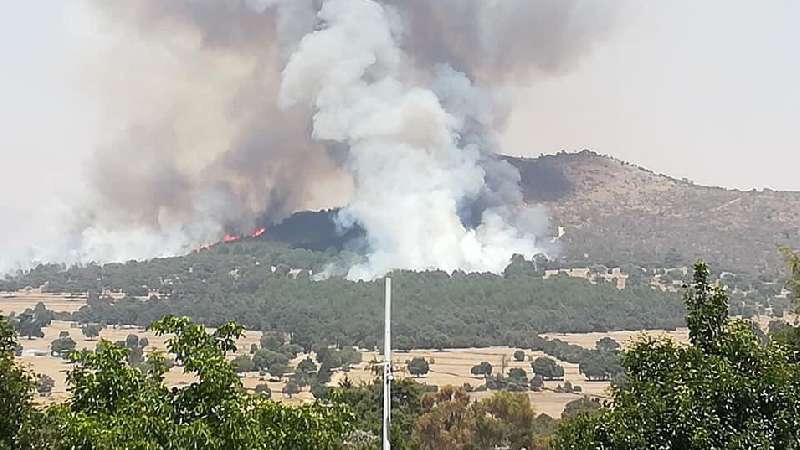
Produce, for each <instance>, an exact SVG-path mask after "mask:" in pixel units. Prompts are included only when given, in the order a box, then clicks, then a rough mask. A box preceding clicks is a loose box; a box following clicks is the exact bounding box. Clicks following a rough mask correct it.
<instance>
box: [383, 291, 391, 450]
mask: <svg viewBox="0 0 800 450" xmlns="http://www.w3.org/2000/svg"><path fill="white" fill-rule="evenodd" d="M385 295H386V297H385V299H386V303H385V305H384V313H385V319H384V332H383V450H391V444H390V443H389V430H390V424H391V421H392V385H391V384H392V325H391V324H392V279H391V278H389V277H386V294H385Z"/></svg>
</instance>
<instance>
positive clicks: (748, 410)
mask: <svg viewBox="0 0 800 450" xmlns="http://www.w3.org/2000/svg"><path fill="white" fill-rule="evenodd" d="M726 303H727V295H726V293H725V291H724V290H723V289H722V288H721V287H719V286H717V285H712V284H710V283H709V282H708V268H707V267H706V265H705V264H703V263H698V264H697V265H696V266H695V273H694V279H693V283H692V285H691V287H690V289H689V290H688V293H687V296H686V304H687V310H688V316H689V320H688V322H689V324H690V336H691V340H692V344H691V345H690V346H681V345H678V344H676V343H674V342H673V341H671V340H669V339H656V338H644V339H641V340H640V341H638V342H636V343H634V344H633V345H632V346H631V348H630V349H629V350H628V351H626V352H625V353H623V356H622V362H623V365H624V367H625V374H626V379H627V380H626V383H625V384H624V386H622V387H619V388H616V389H615V391H614V407H613V409H601V410H599V412H597V413H596V414H593V415H579V416H578V417H576V418H575V419H572V420H570V421H568V422H567V423H566V424H565V425H564V426H563V427H562V428H561V429H560V430H559V431H558V436H557V439H556V448H560V449H598V448H608V449H666V448H671V449H678V448H680V449H688V450H692V449H710V448H720V449H722V448H737V449H738V448H741V449H748V448H776V449H777V448H781V449H791V448H797V446H798V442H800V415H799V414H798V413H797V411H800V365H798V364H797V363H796V357H795V355H794V353H793V351H791V350H790V349H788V348H787V347H786V346H784V345H782V344H780V343H776V342H772V343H770V344H769V345H766V346H765V345H762V343H760V342H759V340H758V338H757V337H756V336H755V334H754V333H753V328H752V326H751V325H750V324H748V323H744V322H741V321H737V320H731V319H727V318H724V317H723V312H724V311H727V305H726Z"/></svg>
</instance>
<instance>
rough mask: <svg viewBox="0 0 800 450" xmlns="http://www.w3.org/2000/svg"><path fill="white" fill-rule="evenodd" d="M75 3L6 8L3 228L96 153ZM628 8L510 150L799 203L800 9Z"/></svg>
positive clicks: (0, 75) (523, 103) (556, 86)
mask: <svg viewBox="0 0 800 450" xmlns="http://www.w3.org/2000/svg"><path fill="white" fill-rule="evenodd" d="M77 4H78V3H77V2H65V1H61V0H39V1H24V0H0V54H2V61H3V63H2V70H0V123H2V133H0V167H2V168H3V171H2V174H0V212H2V215H3V216H6V214H9V215H11V214H14V216H15V217H16V218H17V220H20V221H24V220H28V219H29V220H35V217H36V216H40V215H42V214H47V209H48V207H49V205H55V204H61V203H62V202H61V201H60V200H61V199H62V198H63V197H66V196H70V195H75V194H76V193H79V192H80V186H81V180H82V179H83V178H84V176H85V172H84V167H85V159H86V156H87V154H89V153H90V152H91V151H92V149H93V148H94V147H95V146H96V145H97V144H98V142H97V140H98V136H99V135H100V134H101V133H100V132H99V131H100V130H98V129H97V128H99V127H97V126H96V124H97V117H98V114H100V113H99V112H98V111H99V106H97V101H96V99H92V98H91V96H89V95H87V94H86V91H85V90H86V87H87V86H86V85H85V84H86V79H85V78H84V75H85V74H82V73H81V71H80V70H79V67H78V64H77V61H78V60H80V58H81V55H82V54H83V52H84V50H85V47H86V46H88V45H90V44H91V42H92V40H93V39H94V38H93V36H95V35H96V32H95V30H94V29H93V24H92V23H91V22H90V21H87V19H86V18H85V17H84V16H83V15H82V14H80V8H78V7H77V6H76V5H77ZM636 4H637V5H638V6H637V8H636V9H635V10H632V9H630V10H627V11H625V12H624V14H623V17H621V18H620V24H619V26H618V27H617V28H616V30H615V31H614V33H613V34H612V35H611V36H610V37H609V38H608V40H606V41H603V42H600V43H598V44H597V45H596V48H595V49H594V51H593V53H592V54H591V55H590V56H589V57H587V58H585V59H583V60H582V61H581V64H580V65H579V67H577V68H575V69H574V70H573V71H571V72H569V73H566V74H563V75H559V76H554V77H547V78H544V79H537V80H536V82H535V83H532V84H530V85H524V84H525V83H521V84H522V86H520V87H519V88H518V92H517V93H516V95H515V98H516V100H515V102H514V105H513V106H514V113H513V117H512V120H511V123H510V125H509V128H508V129H507V130H506V131H505V134H504V139H503V143H504V147H505V150H504V151H505V152H506V153H509V154H516V155H529V156H535V155H538V154H540V153H553V152H555V151H558V150H561V149H567V150H580V149H583V148H590V149H593V150H595V151H597V152H600V153H604V154H610V155H613V156H616V157H618V158H621V159H624V160H628V161H632V162H634V163H638V164H641V165H643V166H646V167H648V168H650V169H653V170H655V171H657V172H663V173H666V174H669V175H673V176H676V177H689V178H691V179H693V180H694V181H696V182H699V183H703V184H713V185H722V186H726V187H737V188H744V189H750V188H753V187H758V188H761V187H771V188H775V189H790V190H800V177H798V176H797V169H798V167H800V131H798V130H800V127H798V118H800V85H799V84H798V83H800V48H799V47H800V26H798V24H800V2H797V1H793V0H770V1H766V2H752V1H730V0H727V1H722V0H718V1H694V0H681V1H661V2H639V3H636ZM31 205H39V207H38V208H32V207H31ZM23 219H24V220H23ZM23 228H24V227H23Z"/></svg>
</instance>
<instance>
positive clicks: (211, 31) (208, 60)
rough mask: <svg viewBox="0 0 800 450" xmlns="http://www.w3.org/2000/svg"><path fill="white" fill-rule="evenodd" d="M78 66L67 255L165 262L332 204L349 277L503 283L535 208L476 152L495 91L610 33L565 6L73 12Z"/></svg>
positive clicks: (450, 1) (372, 1)
mask: <svg viewBox="0 0 800 450" xmlns="http://www.w3.org/2000/svg"><path fill="white" fill-rule="evenodd" d="M90 5H91V8H92V10H93V11H95V12H96V13H97V20H98V22H100V23H101V24H102V25H101V26H100V29H101V30H102V32H103V33H104V34H105V37H106V45H105V47H104V50H103V51H102V52H99V53H97V54H95V55H94V56H95V58H94V59H93V60H91V61H89V62H88V63H87V66H86V72H87V74H90V77H91V78H89V79H90V81H91V83H92V85H93V86H95V87H94V89H96V94H97V95H98V97H99V98H102V99H104V102H105V103H104V108H105V111H106V116H107V117H109V124H108V129H107V130H106V131H107V132H106V134H107V137H108V138H107V139H106V141H107V144H106V145H104V146H102V147H101V148H99V149H98V150H97V151H96V154H95V155H94V157H93V159H92V162H91V164H90V167H89V171H88V172H89V177H88V180H89V183H90V186H91V193H92V194H91V196H90V197H89V198H88V199H86V201H85V203H84V204H83V205H81V206H80V208H77V211H78V213H79V214H78V216H79V217H80V220H76V221H75V222H74V227H73V229H74V232H73V233H71V234H70V236H71V237H70V241H69V245H67V247H68V249H69V250H68V251H67V252H66V253H67V254H68V255H69V257H64V258H62V259H70V260H118V259H127V258H130V257H151V256H161V255H165V254H175V253H180V252H184V251H187V250H190V249H191V248H194V247H196V246H197V245H200V244H203V243H207V242H212V241H215V240H218V239H219V238H220V237H221V236H222V235H223V234H224V233H226V232H235V233H245V232H248V231H249V230H251V229H253V227H255V226H257V225H261V224H262V223H269V222H274V221H277V220H280V219H281V218H283V217H285V216H286V215H288V214H290V213H291V212H293V211H297V210H300V209H306V208H314V207H328V206H338V205H339V204H341V203H346V205H347V206H346V207H345V208H344V209H343V211H342V212H341V214H340V215H339V217H338V221H339V222H340V225H341V226H342V227H347V226H350V225H352V224H356V223H357V224H358V225H360V226H361V227H363V228H364V230H365V231H366V235H367V254H366V255H365V256H366V259H365V262H364V263H363V264H359V265H357V266H355V267H352V268H351V269H350V271H349V277H351V278H372V277H376V276H380V275H381V274H383V273H386V272H387V271H389V270H392V269H397V268H402V269H428V268H441V269H445V270H456V269H464V270H470V271H493V272H498V271H501V270H502V269H503V268H504V267H505V265H506V264H507V262H508V261H509V259H510V256H511V255H512V254H513V253H520V254H523V255H527V256H533V255H534V254H535V253H538V252H540V251H541V244H540V243H539V242H538V241H537V236H541V235H542V233H543V230H544V228H545V227H546V223H547V218H546V214H545V213H544V212H543V211H542V210H539V209H537V208H535V207H528V206H526V205H524V204H523V201H522V195H521V191H520V187H519V173H518V172H517V171H516V169H514V168H513V167H512V166H511V165H509V164H508V163H505V162H503V161H502V160H500V159H497V158H495V157H493V155H494V154H495V153H496V152H498V151H499V150H500V149H498V148H497V147H498V146H497V143H496V141H497V139H496V134H497V133H498V131H500V130H502V128H503V126H504V123H505V122H506V119H507V117H508V114H509V112H510V102H509V101H508V98H507V96H506V95H505V94H504V91H503V87H504V86H505V85H506V83H508V82H510V81H514V82H518V81H520V80H525V81H526V82H531V81H535V80H536V79H537V78H538V77H542V76H551V75H555V74H558V73H561V72H565V71H568V70H569V68H570V67H572V66H573V65H574V64H576V63H577V61H579V60H580V57H581V56H582V55H584V54H586V53H587V52H589V51H590V50H591V48H592V46H593V45H594V44H595V43H596V42H597V41H598V40H600V39H602V38H603V36H604V35H605V34H606V33H608V32H609V31H610V30H611V28H612V26H613V22H614V18H615V14H614V11H611V10H610V9H611V7H610V6H609V5H607V4H604V5H600V4H597V3H594V2H589V1H581V0H541V1H530V0H436V1H430V0H176V1H170V2H164V1H160V0H140V1H136V2H107V1H100V0H94V1H90Z"/></svg>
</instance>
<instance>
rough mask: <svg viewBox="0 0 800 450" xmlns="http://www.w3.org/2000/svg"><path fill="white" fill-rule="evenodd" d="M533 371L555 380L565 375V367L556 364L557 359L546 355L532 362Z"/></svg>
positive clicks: (547, 378) (546, 378)
mask: <svg viewBox="0 0 800 450" xmlns="http://www.w3.org/2000/svg"><path fill="white" fill-rule="evenodd" d="M531 368H532V369H533V373H535V374H537V375H541V376H542V378H544V379H545V380H555V379H559V378H563V377H564V368H563V367H561V366H559V365H558V364H556V362H555V360H554V359H552V358H548V357H546V356H541V357H539V358H536V359H535V360H534V361H533V362H532V363H531Z"/></svg>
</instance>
